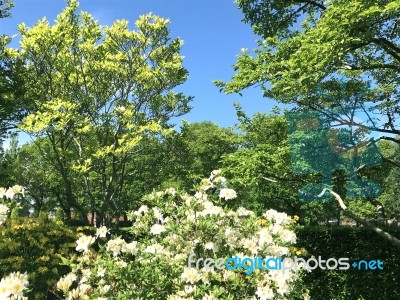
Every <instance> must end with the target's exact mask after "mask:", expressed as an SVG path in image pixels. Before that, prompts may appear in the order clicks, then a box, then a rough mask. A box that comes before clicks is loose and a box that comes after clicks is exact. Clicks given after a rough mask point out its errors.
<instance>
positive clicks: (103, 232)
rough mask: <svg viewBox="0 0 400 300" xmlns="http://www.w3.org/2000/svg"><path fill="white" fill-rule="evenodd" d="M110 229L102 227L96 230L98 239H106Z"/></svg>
mask: <svg viewBox="0 0 400 300" xmlns="http://www.w3.org/2000/svg"><path fill="white" fill-rule="evenodd" d="M107 233H108V229H107V227H106V226H101V227H99V228H97V229H96V237H100V238H105V237H106V236H107Z"/></svg>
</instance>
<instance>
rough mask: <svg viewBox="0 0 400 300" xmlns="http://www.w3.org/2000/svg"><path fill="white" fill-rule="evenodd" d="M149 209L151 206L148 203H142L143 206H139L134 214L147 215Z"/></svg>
mask: <svg viewBox="0 0 400 300" xmlns="http://www.w3.org/2000/svg"><path fill="white" fill-rule="evenodd" d="M148 211H149V208H148V207H147V206H146V205H142V206H141V207H139V209H138V210H137V211H135V212H133V214H134V215H136V216H141V215H142V214H143V215H145V214H147V213H148Z"/></svg>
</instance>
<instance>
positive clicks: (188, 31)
mask: <svg viewBox="0 0 400 300" xmlns="http://www.w3.org/2000/svg"><path fill="white" fill-rule="evenodd" d="M14 2H15V5H14V8H13V9H12V11H11V13H12V17H11V18H7V19H0V33H2V34H4V33H5V34H9V35H12V34H15V33H16V32H17V30H16V28H17V25H18V24H19V23H21V22H24V23H26V24H27V25H28V26H32V25H34V24H35V22H36V20H38V19H41V18H42V17H44V16H46V18H47V19H48V20H49V21H51V22H52V21H53V20H54V19H55V17H56V15H57V14H58V13H59V12H61V11H62V10H63V8H64V7H65V2H64V1H63V0H14ZM80 8H81V9H82V10H85V11H87V12H89V13H91V14H92V15H93V16H94V17H95V18H96V19H98V20H99V23H100V24H101V25H110V24H111V23H112V22H113V21H114V20H116V19H126V20H128V21H130V24H132V26H133V24H134V21H135V20H137V19H138V16H139V15H142V14H146V13H148V12H153V13H154V14H157V15H159V16H161V17H164V18H168V19H170V20H171V24H170V29H171V35H172V37H180V38H182V39H183V40H184V42H185V44H184V46H183V48H182V52H181V53H182V55H184V56H185V60H184V66H185V67H186V69H188V71H189V74H190V75H189V79H188V80H187V82H186V83H185V84H184V85H182V86H180V87H179V88H178V90H179V91H183V92H184V93H185V94H187V95H192V96H194V97H195V99H194V101H193V102H192V103H191V106H192V107H193V109H192V111H191V112H190V113H189V114H186V115H184V116H183V117H181V118H179V119H176V120H174V123H176V124H177V125H179V124H180V120H181V119H185V120H187V121H189V122H199V121H205V120H209V121H211V122H214V123H217V124H218V125H220V126H223V127H227V126H231V125H233V124H234V123H235V122H236V114H235V110H234V108H233V105H232V104H233V102H239V103H240V104H241V105H242V107H243V108H244V109H245V111H246V112H247V114H249V115H253V114H254V113H255V112H258V111H262V112H269V111H270V109H271V107H272V106H273V105H275V103H273V102H272V101H267V100H266V99H263V98H262V92H261V90H260V89H259V88H250V89H248V90H247V91H245V92H244V93H243V96H242V97H240V96H239V95H225V94H223V93H220V92H219V89H218V88H217V87H215V86H214V84H213V83H212V81H213V80H215V79H221V80H225V81H226V80H229V79H230V78H231V76H232V75H233V70H232V65H233V64H234V63H235V61H236V55H237V54H238V53H240V49H241V48H248V49H249V50H252V49H253V48H255V47H256V39H257V36H255V35H254V34H253V33H252V31H251V28H250V26H249V25H248V24H244V23H242V22H241V19H242V17H243V16H242V13H241V11H240V10H238V9H237V6H236V4H235V3H234V2H233V0H135V1H126V0H113V1H104V0H81V1H80ZM132 29H133V28H132ZM17 42H18V36H17V37H15V38H14V41H13V43H12V46H14V47H17V45H18V43H17Z"/></svg>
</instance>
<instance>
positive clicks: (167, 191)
mask: <svg viewBox="0 0 400 300" xmlns="http://www.w3.org/2000/svg"><path fill="white" fill-rule="evenodd" d="M165 194H167V195H168V194H169V195H171V196H175V194H176V190H175V189H174V188H168V189H166V190H165Z"/></svg>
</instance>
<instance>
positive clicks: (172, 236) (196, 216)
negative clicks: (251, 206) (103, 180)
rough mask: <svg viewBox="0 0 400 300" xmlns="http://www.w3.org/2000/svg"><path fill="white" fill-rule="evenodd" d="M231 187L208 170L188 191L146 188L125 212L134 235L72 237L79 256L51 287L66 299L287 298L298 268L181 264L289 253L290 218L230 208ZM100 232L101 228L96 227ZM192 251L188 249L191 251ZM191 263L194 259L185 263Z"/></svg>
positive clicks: (292, 237)
mask: <svg viewBox="0 0 400 300" xmlns="http://www.w3.org/2000/svg"><path fill="white" fill-rule="evenodd" d="M236 196H237V195H236V193H235V191H234V190H232V189H228V188H227V187H226V180H225V179H224V178H223V177H222V176H220V174H219V172H218V171H214V172H213V173H212V174H211V176H210V178H208V179H205V180H203V181H202V182H201V184H200V186H199V187H198V189H197V192H196V193H195V195H194V196H191V195H188V194H186V193H179V192H177V191H175V190H174V189H167V190H166V191H163V192H154V193H152V194H150V195H148V196H146V197H144V198H143V203H142V206H141V207H140V208H139V209H138V210H136V211H134V212H131V213H129V218H130V220H131V221H133V226H132V228H131V232H132V234H133V235H134V237H135V240H134V241H131V242H129V243H128V242H126V241H125V240H123V239H121V238H120V237H114V238H113V239H110V240H108V241H107V239H106V238H105V234H103V235H102V237H100V235H97V241H98V243H99V245H100V250H99V251H97V252H95V251H93V250H92V249H91V248H90V247H91V245H92V244H93V242H94V239H95V237H92V236H84V237H81V238H80V239H79V240H78V242H77V250H78V251H81V253H82V254H81V255H80V256H78V257H74V258H73V259H71V260H69V261H67V260H65V261H66V262H67V263H69V264H70V265H71V266H72V272H71V273H69V274H68V275H67V276H65V277H63V278H61V279H60V280H59V281H58V283H57V288H58V290H59V291H60V293H62V294H63V295H64V296H65V297H66V298H68V299H169V300H174V299H204V300H206V299H208V300H210V299H254V300H255V299H273V298H274V299H288V298H289V297H290V293H291V292H292V291H293V286H294V285H293V283H294V282H295V280H296V279H297V278H298V272H297V271H295V270H290V271H289V270H288V271H286V272H282V271H280V270H265V271H261V270H254V272H253V273H252V274H251V275H246V273H245V272H244V270H228V269H224V270H217V269H215V270H210V269H207V268H200V269H198V270H197V269H195V268H189V267H188V258H189V256H190V255H193V256H192V258H194V260H195V259H196V257H197V258H206V257H209V258H214V259H216V258H229V257H233V256H238V257H256V256H258V255H260V256H262V257H266V256H274V257H277V256H280V255H282V256H283V255H290V254H291V245H292V244H293V243H295V241H296V236H295V234H294V232H293V231H291V230H290V229H289V228H290V227H289V226H290V223H291V218H290V217H289V216H287V215H286V214H284V213H278V212H276V211H274V210H269V211H267V212H266V213H265V214H264V216H263V222H259V220H260V218H259V217H258V216H256V215H255V213H254V212H252V211H249V210H246V209H245V208H243V207H239V208H237V209H230V208H229V207H230V206H231V205H230V202H231V201H234V200H233V199H234V198H235V197H236ZM103 231H104V229H103ZM192 253H193V254H192ZM193 267H194V266H193Z"/></svg>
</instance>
